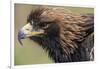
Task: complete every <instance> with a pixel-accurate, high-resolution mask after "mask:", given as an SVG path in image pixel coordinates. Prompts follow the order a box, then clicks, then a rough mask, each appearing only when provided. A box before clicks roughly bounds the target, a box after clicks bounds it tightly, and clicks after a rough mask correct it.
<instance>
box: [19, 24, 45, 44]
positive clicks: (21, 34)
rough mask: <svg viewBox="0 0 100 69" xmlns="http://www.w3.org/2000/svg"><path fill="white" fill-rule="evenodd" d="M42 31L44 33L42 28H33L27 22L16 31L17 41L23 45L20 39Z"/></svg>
mask: <svg viewBox="0 0 100 69" xmlns="http://www.w3.org/2000/svg"><path fill="white" fill-rule="evenodd" d="M43 33H44V31H43V30H39V31H35V30H33V28H32V25H31V24H30V23H28V24H26V25H25V26H24V27H23V28H22V29H21V30H20V31H19V32H18V41H19V43H20V44H21V45H23V44H22V42H21V39H25V38H27V37H31V36H38V35H40V34H43Z"/></svg>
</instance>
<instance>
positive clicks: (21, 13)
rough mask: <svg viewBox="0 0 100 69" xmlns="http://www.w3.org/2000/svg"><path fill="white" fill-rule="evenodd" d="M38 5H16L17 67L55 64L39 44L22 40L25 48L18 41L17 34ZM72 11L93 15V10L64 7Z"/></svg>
mask: <svg viewBox="0 0 100 69" xmlns="http://www.w3.org/2000/svg"><path fill="white" fill-rule="evenodd" d="M36 7H37V6H36V5H28V4H15V13H14V21H15V22H14V23H15V33H14V34H15V37H14V39H15V40H14V42H15V43H14V44H15V46H14V64H15V65H29V64H44V63H45V64H46V63H54V62H53V60H52V59H50V58H49V57H48V54H47V52H45V50H43V49H42V48H41V47H40V46H39V45H38V44H37V43H35V42H33V41H31V40H30V39H24V40H22V42H23V46H21V45H20V44H19V42H18V40H17V34H18V31H19V29H20V28H21V27H23V26H24V25H25V24H26V20H27V16H28V14H29V13H30V11H31V10H32V9H35V8H36ZM63 8H65V9H69V10H71V11H72V12H73V13H83V14H84V13H93V12H94V9H93V8H82V7H63Z"/></svg>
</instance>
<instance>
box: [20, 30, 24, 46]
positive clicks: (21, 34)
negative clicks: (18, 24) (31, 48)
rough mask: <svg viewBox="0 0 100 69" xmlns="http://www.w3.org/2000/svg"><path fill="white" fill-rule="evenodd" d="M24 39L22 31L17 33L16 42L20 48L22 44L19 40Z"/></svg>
mask: <svg viewBox="0 0 100 69" xmlns="http://www.w3.org/2000/svg"><path fill="white" fill-rule="evenodd" d="M24 37H25V34H24V33H23V32H22V31H19V32H18V41H19V43H20V44H21V45H22V46H23V44H22V42H21V39H24Z"/></svg>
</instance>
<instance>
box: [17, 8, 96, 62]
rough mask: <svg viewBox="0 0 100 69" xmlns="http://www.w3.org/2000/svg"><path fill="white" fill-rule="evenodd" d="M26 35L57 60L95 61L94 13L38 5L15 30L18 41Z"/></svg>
mask: <svg viewBox="0 0 100 69" xmlns="http://www.w3.org/2000/svg"><path fill="white" fill-rule="evenodd" d="M25 38H30V39H31V40H33V41H35V42H37V43H39V44H40V46H41V47H42V48H43V49H44V50H46V51H47V52H48V55H49V57H50V58H52V59H53V60H54V62H56V63H62V62H78V61H90V60H94V51H93V47H94V15H93V14H77V13H72V12H71V11H69V10H64V9H61V8H51V7H44V6H43V7H38V8H36V9H35V10H34V11H31V13H30V14H29V16H28V18H27V24H26V25H25V26H24V27H23V28H21V30H20V31H19V32H18V40H19V42H20V43H21V39H25ZM21 44H22V43H21Z"/></svg>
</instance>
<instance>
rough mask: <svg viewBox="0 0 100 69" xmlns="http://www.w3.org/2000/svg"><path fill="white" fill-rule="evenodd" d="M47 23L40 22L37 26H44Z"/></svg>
mask: <svg viewBox="0 0 100 69" xmlns="http://www.w3.org/2000/svg"><path fill="white" fill-rule="evenodd" d="M46 25H47V24H46V23H40V24H39V26H40V27H45V26H46Z"/></svg>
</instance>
